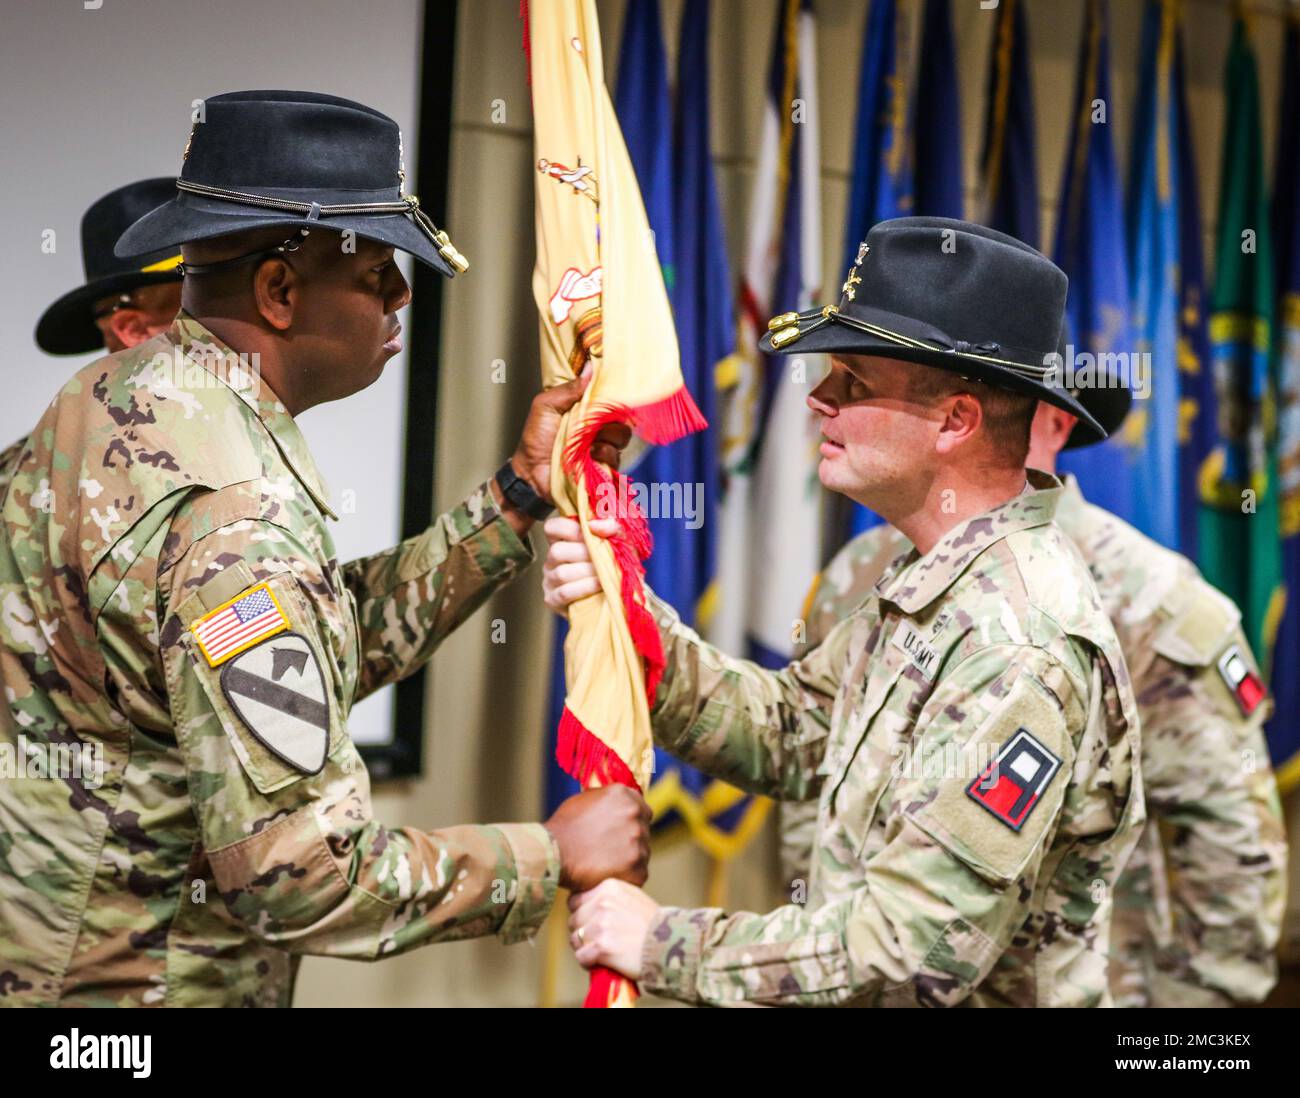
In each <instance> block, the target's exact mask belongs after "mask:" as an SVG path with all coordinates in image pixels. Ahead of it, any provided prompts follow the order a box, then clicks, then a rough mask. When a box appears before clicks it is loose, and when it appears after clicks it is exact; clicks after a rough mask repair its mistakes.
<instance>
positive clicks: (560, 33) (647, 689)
mask: <svg viewBox="0 0 1300 1098" xmlns="http://www.w3.org/2000/svg"><path fill="white" fill-rule="evenodd" d="M521 11H522V15H523V18H524V49H525V52H526V53H527V54H528V56H529V64H530V81H531V84H532V94H533V132H534V142H535V150H536V159H535V161H534V166H533V167H534V172H535V193H536V199H537V201H536V211H537V215H536V221H537V267H536V269H535V270H534V271H533V296H534V298H535V299H536V301H537V309H538V313H539V314H540V320H541V329H542V338H541V353H542V383H543V385H545V386H547V387H550V386H552V385H559V384H561V383H563V382H565V381H569V380H572V379H573V378H574V377H575V376H577V374H579V373H580V372H581V371H582V370H583V368H584V367H585V366H586V365H587V363H588V362H590V363H592V366H593V376H592V380H591V383H590V384H589V385H588V386H587V389H586V390H585V391H584V393H583V395H582V399H581V400H580V401H579V402H578V403H577V404H576V405H575V406H574V407H573V409H572V410H571V411H570V412H569V413H568V414H567V415H566V417H565V419H564V421H563V422H562V423H561V426H560V431H559V437H558V438H557V439H556V444H555V452H554V454H553V455H552V457H551V494H552V495H553V496H554V498H555V502H556V505H557V507H558V508H559V510H560V512H561V513H562V514H565V515H576V516H577V518H578V520H579V521H580V523H581V524H582V531H583V538H584V540H585V541H586V544H587V548H588V549H589V550H590V552H591V556H592V560H593V561H594V563H595V566H596V573H597V575H598V576H599V577H600V585H601V593H600V594H599V595H598V596H594V597H592V598H589V599H583V600H582V601H581V602H577V603H574V604H573V605H572V606H571V607H570V608H569V636H568V640H567V641H566V643H565V646H564V668H565V680H566V683H567V686H568V694H567V696H566V699H565V706H564V715H563V717H562V718H561V720H560V728H559V734H558V747H557V750H556V755H557V760H558V762H559V764H560V766H561V767H562V768H563V769H564V770H566V771H567V772H568V773H569V774H571V775H573V777H575V778H577V779H578V780H579V781H580V782H581V783H582V784H583V785H585V786H592V785H607V784H609V783H611V782H619V783H622V784H624V785H629V786H631V787H632V788H634V789H637V790H643V789H645V787H646V785H647V783H648V782H649V779H650V774H651V769H652V765H653V760H654V750H653V743H652V740H651V735H650V705H651V703H652V702H653V700H654V695H655V689H656V687H657V685H658V682H659V678H660V675H661V674H662V672H663V665H664V655H663V647H662V644H661V643H660V640H659V630H658V628H657V626H656V625H655V622H654V618H653V617H652V616H651V614H650V611H649V610H648V609H647V607H646V596H645V583H644V577H645V569H644V567H643V565H642V563H641V562H642V561H643V560H644V559H645V558H646V557H647V556H649V554H650V535H649V529H648V527H647V524H646V520H645V516H644V515H643V514H642V513H641V512H640V511H639V510H638V509H637V508H636V505H635V503H633V502H632V501H631V493H630V492H629V490H628V487H627V484H626V479H627V478H626V477H624V476H623V475H622V474H619V473H614V472H612V471H611V470H610V469H608V468H606V467H605V466H604V465H600V464H598V463H597V462H595V461H593V460H592V458H591V443H592V441H593V440H594V439H595V437H596V435H597V433H598V432H599V431H600V429H601V428H602V427H604V426H606V425H608V424H610V423H626V424H628V425H629V426H630V427H631V428H632V429H633V430H634V431H635V432H636V433H637V434H638V435H639V436H640V437H641V438H643V439H644V440H645V441H647V442H650V443H653V444H656V445H662V444H664V443H668V442H672V441H673V440H675V439H678V438H681V437H682V436H683V435H686V434H689V433H690V432H692V431H698V430H701V429H702V428H704V427H705V426H706V424H705V422H704V417H703V416H702V415H700V412H699V409H698V408H696V406H695V402H694V400H692V399H691V395H690V393H688V392H687V391H686V388H685V384H684V382H683V380H682V372H681V361H680V357H679V352H678V347H677V332H676V329H675V328H674V327H673V318H672V312H671V310H670V309H669V306H668V294H667V291H666V290H665V289H664V280H663V273H662V271H661V269H660V267H659V260H658V257H657V256H656V254H655V248H654V239H653V237H652V236H651V233H650V224H649V221H648V219H647V218H646V213H645V206H644V205H643V204H642V201H641V191H640V188H639V187H638V186H637V181H636V175H635V174H634V172H633V169H632V161H631V158H630V157H629V156H628V153H627V148H626V146H625V145H624V144H623V135H622V133H621V131H620V130H619V126H618V119H617V117H616V116H615V114H614V106H613V103H611V101H610V98H609V92H608V91H607V90H606V88H605V77H604V68H603V62H602V59H601V47H600V26H599V24H598V22H597V19H596V5H595V3H594V0H541V2H540V3H532V4H530V3H529V2H528V0H523V3H522V4H521ZM605 517H617V518H618V519H619V521H620V533H619V535H618V536H617V537H615V538H611V539H608V540H607V539H605V538H600V537H596V536H595V535H593V534H592V533H591V532H590V531H589V529H588V525H587V524H588V523H589V522H590V520H591V519H592V518H605ZM635 994H636V990H635V985H634V984H631V983H630V982H629V981H626V980H624V979H623V978H622V977H621V976H619V975H618V974H616V973H614V972H611V971H609V970H607V969H597V970H596V971H595V972H593V974H592V978H591V986H590V990H589V992H588V995H587V1001H586V1005H587V1006H613V1005H620V1004H623V1003H630V1002H631V1001H632V999H633V998H634V997H635Z"/></svg>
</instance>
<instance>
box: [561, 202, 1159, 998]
mask: <svg viewBox="0 0 1300 1098" xmlns="http://www.w3.org/2000/svg"><path fill="white" fill-rule="evenodd" d="M855 287H856V289H855ZM941 288H942V292H939V291H940V289H941ZM1065 292H1066V279H1065V275H1064V274H1063V273H1062V272H1061V271H1060V270H1059V269H1058V268H1057V267H1055V266H1054V265H1053V264H1052V263H1051V262H1050V261H1048V260H1047V259H1046V258H1045V257H1043V256H1042V255H1041V254H1039V253H1038V252H1036V251H1034V250H1033V249H1032V248H1029V247H1027V246H1026V245H1024V244H1022V243H1021V242H1019V241H1017V240H1013V239H1012V238H1010V237H1007V236H1004V235H1003V234H1001V233H997V232H994V231H992V230H989V229H985V228H983V227H982V226H977V225H971V224H968V223H965V222H959V221H950V220H947V219H942V218H902V219H899V220H895V221H885V222H882V223H880V224H878V225H876V226H875V227H874V228H873V229H872V230H871V233H870V235H869V236H868V238H867V240H866V242H865V243H864V244H863V245H862V247H861V248H860V250H859V253H858V257H857V262H856V264H855V265H854V269H853V270H852V271H851V272H850V278H849V279H848V280H847V281H846V282H845V285H844V296H843V297H842V298H841V300H840V303H839V305H838V306H828V307H827V308H825V309H822V310H818V311H816V312H811V313H807V314H802V315H799V316H795V315H794V314H787V315H785V316H782V317H778V318H777V319H775V320H774V321H773V322H772V331H771V333H770V335H769V337H767V339H768V340H770V345H771V346H772V347H774V348H775V349H777V350H779V351H780V352H782V353H791V354H793V353H799V354H803V353H809V354H811V353H818V352H826V353H829V354H830V355H831V372H830V374H829V375H828V376H827V377H826V378H824V379H823V380H822V382H821V383H820V384H819V385H818V386H817V388H816V389H815V390H814V391H813V393H812V395H811V396H810V397H809V404H810V406H811V407H812V408H813V410H814V411H816V412H817V413H818V414H819V415H820V416H821V417H822V418H821V429H822V434H823V436H824V438H825V440H826V441H825V442H824V443H823V445H822V448H821V452H822V455H823V460H822V463H821V466H820V469H819V475H820V477H821V480H822V483H823V484H824V485H826V486H827V487H829V488H832V489H833V490H836V491H840V492H842V493H844V494H845V495H848V496H849V497H850V498H852V499H854V500H856V501H857V502H860V503H862V504H864V505H865V506H868V507H871V508H872V509H874V510H876V511H878V512H880V513H882V514H884V515H886V516H888V517H889V518H890V519H892V520H893V521H895V522H896V523H897V524H898V526H899V527H900V528H901V529H903V530H905V531H907V532H909V533H910V534H911V535H912V536H913V539H914V543H915V544H916V550H914V551H913V552H912V553H911V554H909V555H908V556H907V557H906V558H904V559H903V560H901V561H899V562H898V565H897V567H896V568H894V569H893V570H892V571H891V572H890V573H889V574H888V576H887V577H886V579H885V580H884V581H883V582H882V584H881V585H880V586H878V587H877V589H876V590H875V591H873V592H872V594H871V596H870V597H869V598H868V599H867V601H866V602H865V603H864V604H863V606H861V607H860V608H859V609H858V610H857V611H856V612H855V613H854V614H853V615H852V616H851V617H850V618H849V619H848V620H847V621H845V622H843V623H842V624H841V625H839V626H838V627H837V628H836V629H835V630H834V631H833V632H832V633H831V635H830V636H829V637H828V638H827V640H826V642H825V643H824V644H823V645H821V646H820V647H819V648H818V649H817V650H816V651H814V652H812V653H810V654H809V656H808V657H807V658H806V659H805V660H803V661H800V662H796V663H793V664H790V665H789V666H788V667H786V668H785V669H784V670H782V671H779V672H772V671H768V670H765V669H763V668H761V667H759V666H758V665H756V664H753V663H749V662H746V661H744V660H739V659H734V658H732V657H729V656H727V655H725V654H723V653H721V652H719V651H718V650H717V649H715V648H712V647H710V646H709V645H707V644H705V643H704V642H703V641H701V640H700V639H699V637H697V636H696V635H695V634H694V633H693V632H692V631H691V630H689V629H687V628H685V627H684V626H682V625H681V624H680V621H679V620H678V619H677V617H676V615H675V613H674V612H673V611H672V609H671V608H670V607H666V606H664V605H663V604H662V603H658V602H656V603H655V609H656V615H657V618H658V620H659V623H660V630H661V634H662V637H663V643H664V648H665V653H666V657H667V669H666V671H665V674H664V678H663V681H662V683H661V685H660V687H659V696H658V698H657V700H656V702H655V705H654V708H653V710H652V713H651V718H652V722H653V727H654V731H655V738H656V740H657V741H658V742H659V743H660V744H661V745H662V746H664V747H666V748H667V749H669V750H670V751H673V752H674V753H676V754H678V755H680V756H681V757H682V758H683V759H685V760H686V761H687V762H689V763H691V764H692V765H694V766H697V767H699V768H701V769H702V770H704V771H705V772H707V773H709V774H712V775H714V776H716V777H719V778H722V779H724V780H726V781H729V782H732V783H733V784H736V785H738V786H740V787H742V788H744V789H747V790H751V791H754V792H761V793H766V794H768V795H771V796H775V797H777V798H779V799H795V800H806V799H808V798H809V797H812V796H819V797H820V801H819V814H818V825H817V831H818V834H817V857H816V860H815V862H814V865H813V869H812V873H811V879H810V881H809V894H808V900H807V905H806V907H804V906H800V905H798V904H790V905H787V906H784V907H781V908H778V909H777V910H776V911H773V912H770V913H768V914H766V915H759V914H751V913H745V912H741V913H735V914H728V913H725V912H723V911H721V910H717V909H711V908H710V909H703V910H685V909H680V908H673V907H663V908H661V907H660V906H659V905H658V904H656V903H655V901H654V900H652V899H650V898H649V897H648V896H646V894H645V893H644V892H642V891H641V890H640V889H639V888H635V887H633V886H631V885H626V884H624V883H623V882H617V881H606V882H605V883H604V884H602V885H601V886H599V887H598V888H596V889H594V890H593V891H591V892H589V893H585V894H582V895H577V896H574V897H573V898H572V899H571V901H570V906H571V908H572V911H573V914H572V917H571V920H570V927H571V929H572V931H573V935H572V945H573V947H574V949H575V951H576V955H577V958H578V960H579V962H581V963H582V964H584V965H592V964H605V965H609V966H611V967H613V968H615V969H617V970H619V971H620V972H623V973H624V974H625V975H628V976H630V977H633V978H636V979H641V980H643V981H644V987H645V988H646V989H647V990H649V991H651V992H654V993H656V994H661V995H667V996H670V997H673V998H678V999H682V1000H685V1001H687V1002H695V1003H711V1004H719V1005H724V1004H734V1003H741V1002H756V1003H766V1004H773V1005H776V1004H786V1005H797V1006H817V1005H842V1004H843V1005H860V1006H918V1005H919V1006H954V1005H958V1004H970V1005H977V1006H991V1005H1022V1006H1094V1005H1107V1004H1109V1002H1110V995H1109V990H1108V987H1107V983H1106V956H1107V952H1108V931H1109V927H1110V920H1111V906H1112V889H1113V886H1114V883H1115V881H1116V879H1117V877H1118V874H1119V869H1120V867H1121V866H1122V865H1123V864H1124V863H1125V862H1126V861H1127V860H1128V858H1129V856H1130V854H1131V852H1132V849H1133V846H1134V844H1135V842H1136V841H1137V838H1138V835H1139V833H1140V829H1141V825H1142V823H1143V822H1144V818H1145V817H1144V812H1143V799H1142V783H1141V776H1140V772H1139V769H1138V754H1139V741H1138V728H1137V707H1136V702H1135V700H1134V698H1133V693H1132V689H1131V687H1130V683H1129V679H1128V672H1127V670H1126V668H1125V666H1124V660H1123V657H1122V655H1121V654H1120V651H1119V645H1118V642H1117V641H1116V639H1115V634H1114V630H1113V629H1112V628H1111V626H1110V622H1109V621H1108V620H1107V618H1106V616H1105V614H1104V612H1103V611H1102V608H1101V605H1100V601H1099V599H1098V597H1097V593H1096V589H1095V587H1094V586H1093V583H1092V580H1091V578H1090V577H1089V575H1088V572H1087V569H1086V568H1085V566H1084V564H1083V562H1082V560H1081V559H1080V558H1079V555H1078V552H1077V550H1075V549H1074V547H1073V545H1072V544H1071V543H1070V542H1069V541H1068V540H1067V539H1066V538H1065V537H1064V535H1062V534H1061V532H1060V530H1059V529H1058V528H1057V527H1056V526H1055V525H1054V523H1053V521H1052V514H1053V512H1054V510H1055V509H1056V506H1057V503H1058V501H1059V498H1060V496H1061V492H1062V489H1061V486H1060V482H1059V481H1057V480H1056V479H1055V478H1053V477H1051V476H1048V475H1046V474H1041V473H1037V472H1032V473H1030V474H1029V475H1028V483H1026V473H1025V468H1024V461H1025V456H1026V453H1027V449H1028V441H1029V426H1030V422H1031V420H1032V418H1033V415H1034V409H1035V408H1036V406H1037V402H1038V401H1039V400H1040V399H1041V400H1045V401H1048V402H1050V403H1052V404H1054V405H1056V406H1059V407H1062V408H1064V409H1065V410H1066V411H1068V412H1069V413H1070V414H1071V415H1074V416H1077V417H1078V418H1079V421H1080V423H1081V425H1082V427H1083V429H1084V430H1085V431H1087V432H1089V433H1091V434H1092V435H1093V436H1094V437H1103V436H1104V432H1103V431H1101V429H1100V428H1099V427H1098V426H1097V424H1096V423H1095V422H1094V421H1093V420H1092V418H1091V416H1089V414H1088V413H1087V412H1086V411H1085V410H1084V409H1083V408H1082V407H1081V406H1080V405H1079V404H1078V403H1077V401H1076V400H1074V398H1072V397H1071V396H1070V395H1069V394H1068V393H1066V392H1064V391H1063V390H1062V389H1060V388H1059V387H1057V386H1056V385H1055V384H1053V382H1052V379H1051V376H1050V375H1051V373H1052V371H1051V367H1050V362H1051V358H1052V355H1053V353H1054V351H1055V348H1056V342H1057V340H1056V337H1057V334H1058V333H1059V331H1060V326H1061V321H1062V315H1063V311H1064V305H1065ZM572 526H573V524H572V523H571V522H566V521H563V520H559V519H552V520H551V521H550V522H548V524H547V532H548V534H552V532H553V536H554V538H555V544H553V545H552V548H551V552H550V554H549V555H548V558H547V568H546V574H545V577H544V580H545V590H546V599H547V602H548V605H551V606H552V607H554V608H562V607H563V606H564V605H566V604H567V603H568V602H570V601H572V598H573V597H574V596H575V595H576V594H579V593H581V591H582V590H583V589H584V588H585V586H586V585H588V584H589V583H590V580H591V576H590V571H591V566H590V561H589V557H586V555H585V545H583V544H582V543H581V541H577V542H575V541H572V540H569V539H570V538H571V536H572V529H571V527H572Z"/></svg>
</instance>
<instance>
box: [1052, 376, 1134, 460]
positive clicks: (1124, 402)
mask: <svg viewBox="0 0 1300 1098" xmlns="http://www.w3.org/2000/svg"><path fill="white" fill-rule="evenodd" d="M1079 401H1080V403H1081V404H1083V405H1084V406H1086V407H1087V409H1088V411H1089V412H1091V413H1092V418H1093V419H1095V420H1096V421H1097V422H1098V423H1099V424H1100V425H1101V429H1102V430H1103V431H1105V432H1106V435H1107V437H1109V436H1110V435H1113V434H1114V433H1115V432H1116V431H1118V430H1119V428H1120V425H1121V424H1122V423H1123V422H1124V420H1125V418H1126V417H1127V416H1128V413H1129V409H1130V408H1131V407H1132V406H1133V393H1132V392H1131V391H1130V390H1129V388H1128V387H1127V386H1126V385H1124V384H1123V383H1122V382H1121V381H1118V380H1116V381H1115V383H1114V384H1113V385H1107V386H1104V387H1100V386H1099V387H1095V388H1091V389H1087V390H1084V391H1083V394H1082V396H1080V397H1079ZM1082 425H1083V424H1082V421H1080V422H1079V423H1077V424H1075V427H1074V430H1073V431H1071V432H1070V437H1069V438H1067V439H1066V440H1065V445H1064V446H1063V447H1061V449H1063V450H1077V449H1078V448H1079V447H1081V446H1091V445H1092V444H1093V443H1094V442H1098V441H1100V440H1099V439H1097V438H1095V437H1093V436H1091V435H1089V434H1088V433H1087V432H1081V431H1080V430H1079V428H1080V427H1081V426H1082Z"/></svg>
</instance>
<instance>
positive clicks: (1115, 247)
mask: <svg viewBox="0 0 1300 1098" xmlns="http://www.w3.org/2000/svg"><path fill="white" fill-rule="evenodd" d="M1109 52H1110V46H1109V37H1108V35H1107V30H1106V5H1105V3H1104V0H1088V4H1087V7H1086V9H1085V12H1084V26H1083V38H1082V43H1081V45H1080V47H1079V74H1078V77H1077V78H1076V80H1075V87H1074V122H1073V128H1072V130H1071V134H1070V143H1069V145H1068V146H1067V148H1066V154H1065V171H1064V174H1063V176H1062V183H1061V202H1060V206H1059V207H1058V209H1059V213H1058V221H1057V226H1056V253H1055V257H1054V258H1055V260H1056V264H1057V266H1059V267H1060V268H1061V269H1062V270H1063V271H1064V272H1065V273H1066V274H1067V275H1068V276H1069V278H1070V290H1069V297H1068V299H1067V301H1066V329H1067V332H1066V335H1067V346H1066V365H1067V366H1068V367H1070V368H1074V369H1087V367H1088V366H1090V365H1091V366H1094V367H1095V366H1098V365H1100V364H1102V363H1105V362H1113V363H1115V370H1116V374H1117V375H1118V377H1119V378H1120V379H1122V380H1123V382H1124V383H1125V384H1128V382H1129V369H1128V365H1129V363H1128V356H1129V354H1130V353H1131V351H1132V338H1131V335H1130V332H1129V315H1128V277H1127V272H1126V256H1125V248H1124V215H1123V208H1122V200H1121V198H1120V186H1119V173H1118V172H1117V170H1116V168H1115V151H1114V144H1113V142H1112V141H1111V128H1112V122H1111V119H1110V117H1109V115H1108V113H1107V112H1108V111H1109V110H1110V102H1111V98H1110V60H1109ZM1088 356H1091V358H1089V357H1088ZM1171 366H1172V363H1171ZM1170 375H1171V380H1173V378H1174V375H1173V372H1172V369H1171V372H1170ZM1093 376H1094V378H1096V377H1098V376H1100V371H1098V373H1096V374H1094V375H1093ZM1176 398H1177V392H1176V391H1175V393H1174V399H1175V400H1176ZM1061 457H1062V461H1061V469H1062V471H1063V472H1067V473H1073V474H1075V475H1076V476H1077V477H1078V478H1079V482H1080V484H1081V486H1082V488H1083V493H1084V495H1085V496H1086V497H1087V498H1088V499H1089V500H1091V501H1092V502H1093V503H1096V504H1098V505H1099V506H1101V507H1104V508H1106V510H1108V511H1112V512H1114V513H1115V514H1117V515H1120V516H1122V517H1123V518H1126V519H1129V520H1130V521H1131V520H1132V518H1133V514H1134V506H1133V497H1132V492H1131V484H1132V477H1133V472H1134V468H1133V459H1132V454H1131V453H1130V451H1129V447H1128V446H1127V445H1126V440H1125V438H1124V436H1123V435H1116V436H1115V437H1112V438H1110V439H1108V440H1107V441H1105V442H1103V443H1101V444H1100V445H1097V446H1087V447H1084V448H1082V449H1079V450H1073V451H1066V452H1065V453H1064V454H1062V455H1061Z"/></svg>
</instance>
